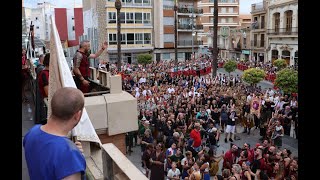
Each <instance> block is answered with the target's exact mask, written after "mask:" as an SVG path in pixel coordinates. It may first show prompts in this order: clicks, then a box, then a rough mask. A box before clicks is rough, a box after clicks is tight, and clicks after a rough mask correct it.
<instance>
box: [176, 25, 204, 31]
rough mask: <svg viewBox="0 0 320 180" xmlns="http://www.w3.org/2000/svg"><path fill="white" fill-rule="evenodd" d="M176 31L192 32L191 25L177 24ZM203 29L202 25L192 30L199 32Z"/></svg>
mask: <svg viewBox="0 0 320 180" xmlns="http://www.w3.org/2000/svg"><path fill="white" fill-rule="evenodd" d="M178 29H186V30H192V25H190V24H178ZM201 29H203V25H198V24H197V25H195V26H194V30H201Z"/></svg>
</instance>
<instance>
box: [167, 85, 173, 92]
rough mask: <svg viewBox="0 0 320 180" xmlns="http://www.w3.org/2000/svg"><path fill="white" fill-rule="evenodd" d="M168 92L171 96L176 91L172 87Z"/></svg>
mask: <svg viewBox="0 0 320 180" xmlns="http://www.w3.org/2000/svg"><path fill="white" fill-rule="evenodd" d="M167 91H168V93H169V94H171V93H173V92H174V91H175V90H174V88H173V86H172V85H171V86H170V87H169V88H168V90H167Z"/></svg>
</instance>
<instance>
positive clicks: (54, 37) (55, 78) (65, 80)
mask: <svg viewBox="0 0 320 180" xmlns="http://www.w3.org/2000/svg"><path fill="white" fill-rule="evenodd" d="M49 77H50V78H49V94H48V117H50V115H51V99H52V96H53V94H54V93H55V92H56V91H57V90H58V89H60V88H62V87H74V88H77V87H76V84H75V82H74V80H73V77H72V74H71V71H70V68H69V66H68V64H67V61H66V58H65V56H64V52H63V49H62V45H61V41H60V37H59V34H58V30H57V27H56V23H55V21H54V18H53V17H52V16H51V37H50V65H49ZM72 136H77V139H78V140H80V141H90V142H96V143H99V144H100V145H102V144H101V141H100V139H99V137H98V135H97V133H96V131H95V129H94V127H93V126H92V123H91V121H90V118H89V116H88V114H87V111H86V109H85V108H84V110H83V113H82V117H81V119H80V122H79V123H78V125H77V126H76V127H74V128H73V130H72Z"/></svg>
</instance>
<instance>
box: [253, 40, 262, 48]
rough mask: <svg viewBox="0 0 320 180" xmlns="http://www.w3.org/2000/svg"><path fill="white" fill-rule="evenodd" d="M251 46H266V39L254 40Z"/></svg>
mask: <svg viewBox="0 0 320 180" xmlns="http://www.w3.org/2000/svg"><path fill="white" fill-rule="evenodd" d="M251 47H252V48H265V41H264V40H252V41H251Z"/></svg>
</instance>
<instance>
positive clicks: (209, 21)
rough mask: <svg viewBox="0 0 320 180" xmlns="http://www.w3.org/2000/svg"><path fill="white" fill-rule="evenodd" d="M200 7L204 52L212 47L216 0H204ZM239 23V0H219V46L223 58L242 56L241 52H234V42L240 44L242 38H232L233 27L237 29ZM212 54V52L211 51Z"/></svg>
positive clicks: (201, 36)
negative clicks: (201, 11)
mask: <svg viewBox="0 0 320 180" xmlns="http://www.w3.org/2000/svg"><path fill="white" fill-rule="evenodd" d="M199 8H202V9H203V16H202V17H201V23H202V25H203V29H204V33H202V34H200V38H201V40H202V41H203V46H202V47H201V49H202V50H201V51H202V52H206V51H207V52H208V49H211V48H212V34H213V17H214V16H213V13H214V0H202V1H201V2H199ZM239 27H240V24H239V1H238V0H218V48H219V55H220V57H221V58H227V59H235V58H240V54H238V53H234V48H233V45H232V44H238V43H239V41H240V38H236V39H232V35H231V34H230V30H231V29H237V28H239ZM209 54H210V53H209Z"/></svg>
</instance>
